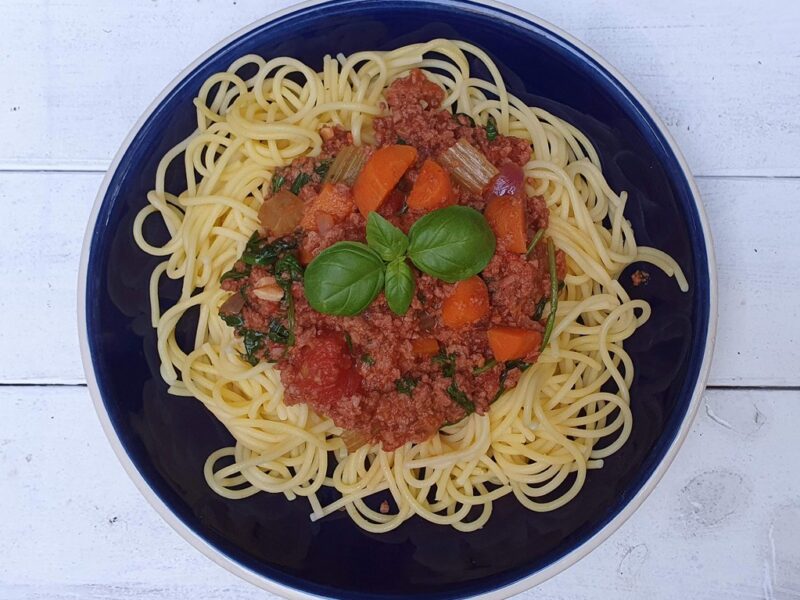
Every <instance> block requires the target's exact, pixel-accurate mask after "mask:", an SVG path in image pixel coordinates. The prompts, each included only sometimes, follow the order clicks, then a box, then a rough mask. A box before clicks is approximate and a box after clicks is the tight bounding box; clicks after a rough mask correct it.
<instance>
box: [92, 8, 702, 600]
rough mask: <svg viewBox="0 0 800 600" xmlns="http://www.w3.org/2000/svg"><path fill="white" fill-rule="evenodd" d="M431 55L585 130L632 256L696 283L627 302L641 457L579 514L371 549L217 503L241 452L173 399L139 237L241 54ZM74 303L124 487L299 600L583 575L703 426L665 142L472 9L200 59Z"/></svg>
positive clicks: (390, 18) (122, 189)
mask: <svg viewBox="0 0 800 600" xmlns="http://www.w3.org/2000/svg"><path fill="white" fill-rule="evenodd" d="M436 37H446V38H456V39H462V40H466V41H469V42H471V43H473V44H475V45H477V46H479V47H481V48H483V49H484V50H485V51H487V52H488V54H489V55H490V56H491V57H492V58H493V59H494V61H495V62H496V63H497V65H498V67H499V68H500V71H501V73H502V74H503V76H504V78H505V81H506V82H507V84H508V87H509V89H510V91H511V92H512V93H514V94H516V95H517V96H519V97H520V98H522V99H523V100H524V101H526V102H527V103H528V104H532V105H538V106H542V107H544V108H546V109H547V110H549V111H550V112H552V113H554V114H556V115H558V116H560V117H562V118H565V119H567V120H569V121H571V122H572V123H573V124H575V125H577V126H578V127H579V128H580V129H582V130H583V131H584V132H585V133H586V134H587V135H588V136H589V138H590V139H591V141H592V142H593V143H594V145H595V147H596V148H597V150H598V152H599V154H600V157H601V160H602V163H603V169H604V172H605V175H606V177H607V179H608V181H609V183H610V184H611V186H612V187H613V188H614V189H617V190H628V191H629V192H630V195H631V200H630V201H629V203H628V207H627V211H626V213H627V217H628V218H629V219H630V220H631V222H632V224H633V228H634V230H635V233H636V236H637V240H638V241H639V243H641V244H647V245H651V246H655V247H657V248H661V249H663V250H665V251H667V252H669V253H670V254H671V255H672V256H673V257H674V258H675V259H677V261H678V262H679V263H680V264H681V265H682V267H683V269H684V271H685V273H686V276H687V278H688V280H689V284H690V286H691V287H690V291H689V292H688V293H686V294H683V293H681V292H680V291H679V290H678V287H677V285H676V284H675V282H674V280H670V279H668V278H667V277H665V276H663V275H662V274H660V273H658V272H655V270H653V269H650V270H651V271H653V277H652V278H651V281H650V283H649V285H647V286H644V287H641V288H632V287H631V288H630V289H629V292H630V293H631V295H632V296H633V297H636V298H644V299H646V300H647V301H649V302H650V304H651V305H652V308H653V316H652V318H651V319H650V321H649V322H648V323H647V324H646V326H644V327H642V328H641V329H640V330H639V331H637V333H636V334H635V336H634V337H633V338H632V339H631V340H630V341H629V343H628V344H627V345H626V349H628V351H629V352H630V354H631V356H632V358H633V361H634V364H635V365H636V378H635V380H634V383H633V388H632V389H631V396H632V398H633V401H632V409H633V415H634V428H633V432H632V434H631V437H630V439H629V441H628V442H627V443H626V444H625V446H624V447H623V448H622V449H621V450H620V451H619V452H617V453H616V454H614V455H613V456H612V457H611V458H610V459H608V460H607V461H606V465H605V467H604V468H603V469H601V470H599V471H593V472H590V474H589V476H588V479H587V481H586V485H585V486H584V488H583V490H582V491H581V493H580V495H579V496H578V497H577V498H576V499H575V500H573V501H572V502H571V503H569V504H568V505H567V506H565V507H563V508H560V509H558V510H556V511H554V512H550V513H545V514H538V513H533V512H529V511H528V510H526V509H524V508H523V507H522V506H521V505H520V504H518V503H517V502H516V500H514V498H513V497H512V496H507V497H505V498H503V499H502V500H500V501H498V502H496V503H495V512H494V514H493V516H492V518H491V520H490V521H489V523H488V524H487V525H486V526H485V527H484V528H483V529H481V530H479V531H477V532H474V533H467V534H465V533H459V532H457V531H455V530H453V529H451V528H448V527H441V526H435V525H432V524H430V523H427V522H425V521H423V520H421V519H411V520H410V521H408V522H406V523H405V524H404V525H402V526H401V527H400V528H399V529H397V530H396V531H393V532H391V533H388V534H383V535H371V534H369V533H366V532H364V531H362V530H360V529H359V528H358V527H356V526H355V525H354V524H353V523H352V522H351V521H350V519H349V518H347V517H346V516H344V515H332V516H331V517H329V518H326V519H324V520H322V521H321V522H317V523H312V522H310V521H309V519H308V513H309V506H308V504H307V503H306V502H305V501H303V500H298V501H295V502H289V501H287V500H286V499H285V498H284V497H283V496H277V495H270V494H259V495H256V496H254V497H251V498H249V499H246V500H239V501H230V500H226V499H224V498H221V497H219V496H217V495H216V494H215V493H214V492H212V491H211V490H210V489H209V488H208V486H207V485H206V482H205V479H204V477H203V472H202V471H203V464H204V461H205V460H206V457H207V456H208V455H209V453H211V452H212V451H213V450H216V449H218V448H220V447H222V446H226V445H230V444H231V442H232V438H231V436H230V434H229V433H228V432H227V431H226V430H225V428H224V427H223V426H222V425H221V424H220V423H219V422H218V421H216V419H215V418H214V417H213V416H212V415H211V414H210V413H209V412H208V411H206V410H205V408H203V406H202V405H201V404H200V403H199V402H198V401H196V400H194V399H191V398H177V397H171V396H169V395H168V394H167V390H166V386H165V384H164V383H163V382H162V381H161V378H160V377H159V374H158V366H159V363H158V357H157V354H156V337H155V332H154V331H153V329H152V328H151V327H150V323H149V316H148V295H147V294H148V285H147V284H148V278H149V276H150V272H151V270H152V269H153V267H154V266H155V264H156V262H157V260H156V259H154V258H153V257H150V256H147V255H145V254H144V253H142V252H141V251H140V250H139V249H138V248H137V247H136V245H135V243H134V241H133V237H132V234H131V224H132V220H133V218H134V215H135V214H136V212H137V211H138V210H139V209H140V208H141V207H142V206H143V205H144V203H145V195H146V193H147V192H148V190H150V189H151V186H152V184H153V181H154V175H155V169H156V165H157V163H158V161H159V159H160V158H161V156H162V155H163V154H164V153H165V152H166V151H167V150H168V149H169V148H171V147H172V146H173V145H174V144H175V143H176V142H178V141H179V140H181V139H183V138H184V137H185V136H186V135H188V134H189V133H190V132H191V131H192V130H193V129H194V123H195V112H194V108H193V106H192V98H193V97H194V96H195V94H196V93H197V91H198V89H199V87H200V85H201V83H202V82H203V81H204V80H205V79H206V78H207V77H208V76H209V75H211V74H212V73H214V72H217V71H221V70H224V69H226V68H227V67H228V65H229V64H230V63H231V62H233V61H234V60H235V59H236V58H238V57H240V56H242V55H244V54H248V53H256V54H261V55H264V56H278V55H289V56H293V57H295V58H298V59H300V60H302V61H305V62H306V63H308V64H310V65H312V66H315V67H317V68H321V64H322V57H323V56H324V55H325V54H327V53H332V54H335V53H337V52H344V53H345V54H349V53H352V52H356V51H359V50H365V49H381V50H384V49H391V48H395V47H397V46H400V45H404V44H408V43H412V42H421V41H426V40H429V39H432V38H436ZM478 75H480V71H478ZM170 183H172V184H173V187H177V186H178V185H180V174H179V173H177V172H174V173H173V172H170V173H169V174H168V187H169V184H170ZM155 221H156V220H155V219H151V220H149V221H148V230H147V231H146V234H147V237H148V238H149V239H152V240H159V239H160V240H161V241H163V240H164V239H165V235H166V232H165V231H164V229H163V227H159V225H158V224H157V223H156V222H155ZM632 268H635V265H634V266H633V267H632ZM629 274H630V271H626V273H624V274H623V276H622V278H621V281H622V282H623V284H629V282H630V278H629V276H628V275H629ZM177 296H178V289H177V286H175V287H173V288H171V289H169V288H168V289H165V290H164V292H163V297H162V305H163V304H169V303H170V302H174V300H175V299H176V298H177ZM79 297H80V307H79V319H80V321H81V335H82V351H83V359H84V365H85V369H86V376H87V379H88V382H89V387H90V390H91V392H92V394H93V396H94V400H95V405H96V407H97V411H98V414H99V416H100V419H101V422H102V424H103V426H104V428H105V431H106V433H107V435H108V437H109V440H110V441H111V445H112V446H113V447H114V450H115V451H116V453H117V455H118V456H119V458H120V460H121V462H122V464H123V465H124V466H125V468H126V470H127V471H128V473H129V474H130V476H131V478H132V479H133V480H134V482H135V483H136V484H137V485H138V487H139V489H140V490H141V491H142V493H143V494H144V495H145V496H146V497H147V499H148V500H149V501H150V502H151V503H152V504H153V506H154V507H155V508H156V509H157V510H158V512H159V513H160V514H161V515H162V516H163V517H164V518H165V519H166V520H167V521H168V522H169V523H170V524H171V525H172V526H173V527H174V528H175V529H176V530H177V531H178V532H179V533H181V534H182V535H183V536H184V537H185V538H186V539H187V540H188V541H189V542H190V543H192V544H193V545H194V546H196V547H197V548H199V549H200V550H201V551H203V552H204V553H205V554H207V555H208V556H209V557H211V558H212V559H214V560H215V561H216V562H218V563H220V564H222V565H223V566H225V567H226V568H228V569H229V570H231V571H233V572H234V573H237V574H239V575H240V576H242V577H244V578H246V579H247V580H249V581H251V582H253V583H255V584H257V585H260V586H262V587H264V588H266V589H269V590H271V591H273V592H276V593H279V594H282V595H284V596H290V597H309V596H325V597H335V598H399V597H404V598H407V597H425V598H432V599H433V598H442V599H444V598H457V597H466V596H474V595H479V594H485V595H486V597H504V596H506V595H509V594H511V593H515V592H518V591H522V590H523V589H525V588H528V587H530V586H532V585H536V584H537V583H540V582H542V581H544V580H545V579H547V578H548V577H551V576H552V575H554V574H555V573H557V572H559V571H560V570H562V569H564V568H565V567H566V566H568V565H570V564H572V563H573V562H575V561H576V560H577V559H578V558H580V557H581V556H583V555H585V554H586V553H588V552H589V551H590V550H591V549H592V548H594V547H595V546H597V545H598V544H599V543H600V542H601V541H602V540H603V539H605V538H606V537H607V536H608V535H610V534H611V533H612V532H613V531H614V530H615V529H616V528H617V527H619V525H620V524H621V523H622V522H623V521H624V520H625V519H626V518H627V517H629V516H630V514H631V513H632V512H633V511H634V510H635V508H636V507H637V506H638V505H639V504H640V503H641V502H642V501H643V500H644V498H645V497H646V496H647V494H649V492H650V491H651V490H652V489H653V487H654V486H655V484H656V483H657V481H658V480H659V479H660V477H661V476H662V475H663V473H664V471H665V470H666V468H667V466H668V465H669V463H670V462H671V461H672V459H673V457H674V455H675V453H676V452H677V449H678V447H679V445H680V444H681V442H682V440H683V438H684V437H685V436H686V434H687V432H688V429H689V427H690V425H691V421H692V417H693V416H694V414H695V412H696V409H697V405H698V402H699V397H700V393H701V391H702V388H703V385H704V382H705V378H706V375H707V372H708V367H709V362H710V356H711V348H712V345H713V339H714V325H715V321H716V291H715V279H714V268H713V256H712V247H711V240H710V236H709V233H708V226H707V224H706V221H705V218H704V216H703V210H702V207H701V205H700V201H699V197H698V194H697V190H696V188H695V186H694V183H693V181H692V178H691V175H690V173H689V170H688V168H687V166H686V164H685V163H684V161H683V159H682V158H681V155H680V153H679V151H678V150H677V148H676V146H675V144H674V142H673V141H672V139H671V138H670V136H669V134H668V133H667V131H666V128H665V127H664V125H663V124H662V123H661V122H660V121H659V119H658V118H657V117H656V116H655V115H654V113H653V112H652V110H651V109H650V108H649V107H648V106H647V105H646V103H645V102H644V101H643V100H642V99H641V97H640V96H639V95H638V94H637V93H636V91H635V90H633V89H632V87H631V86H630V85H629V84H628V83H626V82H625V81H624V79H622V77H620V76H619V74H617V73H616V72H615V71H614V70H613V69H612V68H611V67H610V66H608V65H607V64H606V63H605V62H604V61H603V60H602V59H601V58H600V57H598V56H597V55H595V54H594V53H593V52H591V51H590V50H589V49H587V48H586V47H585V46H583V45H582V44H580V43H579V42H577V41H576V40H574V39H572V38H570V37H569V36H568V35H566V34H564V33H562V32H560V31H558V30H556V29H555V28H554V27H552V26H551V25H549V24H547V23H544V22H542V21H540V20H538V19H536V18H534V17H532V16H530V15H524V14H522V11H520V10H517V9H511V8H510V7H506V6H503V5H497V4H491V5H485V4H478V3H475V2H471V1H469V0H454V1H446V2H429V1H420V0H412V1H406V2H383V1H378V0H342V1H336V2H328V3H324V4H304V5H300V6H298V7H295V8H293V9H291V10H289V11H284V12H282V13H278V14H276V15H273V16H271V17H268V18H267V19H265V20H263V21H261V22H258V23H256V24H254V25H252V26H250V27H248V28H246V29H245V30H244V31H242V32H240V33H238V34H236V35H235V36H234V37H232V38H230V39H228V40H226V41H225V42H223V43H222V44H220V45H218V46H216V47H215V48H214V49H212V50H211V51H210V52H208V53H207V54H206V55H205V56H203V57H201V58H200V59H199V60H198V61H196V62H195V63H194V64H193V65H192V66H190V67H189V68H188V69H187V70H186V71H184V72H183V73H182V74H181V75H180V76H179V77H178V79H177V80H176V81H175V82H174V83H173V84H171V85H170V86H169V87H168V88H167V90H165V91H164V93H163V94H162V95H161V96H160V97H159V98H158V99H157V100H156V102H155V103H154V104H153V105H152V106H151V107H150V108H149V109H148V110H147V112H146V113H145V114H144V116H143V117H142V119H141V120H140V122H139V123H138V124H137V125H136V126H135V128H134V130H133V132H132V133H131V134H130V136H129V137H128V140H127V141H126V142H125V144H124V145H123V147H122V149H121V150H120V151H119V153H118V155H117V157H116V159H115V160H114V163H113V165H112V167H111V168H110V170H109V172H108V175H107V176H106V179H105V181H104V182H103V185H102V187H101V190H100V193H99V195H98V199H97V202H96V204H95V207H94V211H93V213H92V216H91V219H90V223H89V226H88V230H87V234H86V241H85V246H84V253H83V260H82V264H81V280H80V291H79ZM179 334H180V332H179ZM153 560H160V559H159V558H158V557H153Z"/></svg>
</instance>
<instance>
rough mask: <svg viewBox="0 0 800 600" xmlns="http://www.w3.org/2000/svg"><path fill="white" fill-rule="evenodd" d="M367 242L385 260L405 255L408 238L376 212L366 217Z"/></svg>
mask: <svg viewBox="0 0 800 600" xmlns="http://www.w3.org/2000/svg"><path fill="white" fill-rule="evenodd" d="M367 244H369V247H370V248H372V249H373V250H374V251H375V252H377V254H378V256H380V257H381V258H382V259H383V260H385V261H386V262H391V261H393V260H396V259H398V258H401V257H403V256H405V254H406V250H407V249H408V238H407V237H406V234H405V233H403V232H402V231H401V230H400V228H399V227H395V226H394V225H392V224H391V223H389V221H387V220H386V219H384V218H383V217H382V216H380V215H379V214H378V213H376V212H371V213H369V217H367Z"/></svg>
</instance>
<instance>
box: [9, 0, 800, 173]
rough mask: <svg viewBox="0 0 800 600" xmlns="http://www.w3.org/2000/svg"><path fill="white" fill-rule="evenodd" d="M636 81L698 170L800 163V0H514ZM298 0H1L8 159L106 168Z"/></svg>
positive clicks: (13, 164) (773, 168)
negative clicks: (205, 65) (197, 70)
mask: <svg viewBox="0 0 800 600" xmlns="http://www.w3.org/2000/svg"><path fill="white" fill-rule="evenodd" d="M509 2H510V3H511V4H514V5H517V6H519V7H522V8H525V9H526V10H528V11H530V12H532V13H534V14H537V15H539V16H541V17H543V18H545V19H547V20H550V21H552V22H553V23H555V24H556V25H558V26H560V27H562V28H563V29H565V30H567V31H569V32H571V33H573V34H574V35H576V36H577V37H579V38H581V39H583V40H584V41H586V42H587V43H588V44H589V45H591V46H592V47H593V48H594V49H596V50H597V51H598V52H599V53H600V54H601V55H603V56H605V57H606V58H608V60H609V61H610V62H611V63H612V64H614V65H616V66H617V67H618V68H619V69H620V70H621V72H622V73H623V74H624V75H625V76H627V77H628V78H629V79H631V80H632V81H633V83H634V84H635V85H636V86H637V87H638V88H639V89H640V90H641V92H642V93H643V94H644V96H645V97H646V98H648V99H649V100H650V101H651V102H652V103H653V104H654V105H655V107H656V109H657V110H658V112H659V113H660V114H661V115H662V116H663V118H664V119H665V120H666V122H667V124H668V125H669V126H670V128H671V130H672V131H673V133H674V134H675V135H676V137H677V138H678V141H679V143H680V145H681V146H682V147H683V149H684V151H685V152H686V154H687V156H688V159H689V163H690V165H691V166H692V168H693V170H694V172H695V173H698V174H702V175H721V174H740V175H800V163H799V162H798V160H797V156H798V154H799V153H800V108H798V107H800V78H798V73H800V44H798V41H797V36H796V31H797V29H798V27H800V3H797V2H789V1H787V0H762V1H761V2H758V3H753V2H751V1H750V0H736V1H734V2H718V1H716V0H675V1H673V2H670V3H659V2H654V1H649V2H638V3H624V4H614V3H609V2H604V1H602V0H580V1H575V2H546V1H544V0H509ZM289 4H291V0H266V1H265V0H228V1H225V2H211V1H207V0H206V1H202V2H201V1H200V0H173V1H171V2H164V1H158V0H153V1H149V2H148V1H144V0H142V1H140V2H106V1H103V0H61V1H59V2H55V1H49V0H4V2H3V3H2V7H0V57H2V60H0V77H1V78H2V79H3V81H6V82H8V83H9V85H5V86H3V87H2V89H0V130H2V131H14V132H24V135H19V136H16V137H15V138H14V143H10V144H4V145H3V146H2V148H0V167H5V168H30V167H35V168H73V169H103V168H105V166H106V165H107V164H108V161H109V159H110V158H111V156H113V154H114V152H115V151H116V148H117V147H118V145H119V143H120V142H121V141H122V139H123V138H124V137H125V135H126V133H127V131H128V130H129V128H130V127H131V126H132V124H133V123H134V122H135V120H136V119H137V117H138V116H139V114H140V113H141V112H142V111H143V110H144V109H145V108H146V107H147V105H148V104H149V103H150V102H151V101H152V99H153V98H154V97H155V96H156V95H157V94H158V93H159V91H160V90H161V89H162V88H163V87H164V86H165V85H166V84H167V83H168V82H169V81H170V80H171V79H172V78H173V77H174V76H175V75H176V74H177V73H178V72H179V71H180V70H181V69H182V68H184V67H185V66H186V65H188V64H189V63H190V62H191V61H192V60H194V59H195V57H197V56H198V55H199V54H201V53H202V52H204V51H205V50H206V49H207V48H208V47H210V46H211V45H213V44H214V43H216V42H217V41H219V40H220V39H222V38H224V37H225V36H227V35H228V34H230V33H232V32H234V31H236V30H237V29H239V28H240V27H242V26H244V25H247V24H248V23H250V22H252V21H254V20H256V19H258V18H260V17H262V16H264V15H266V14H269V13H270V12H272V11H274V10H276V9H279V8H283V7H285V6H288V5H289Z"/></svg>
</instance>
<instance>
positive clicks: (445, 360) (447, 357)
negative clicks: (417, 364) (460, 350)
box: [431, 348, 456, 377]
mask: <svg viewBox="0 0 800 600" xmlns="http://www.w3.org/2000/svg"><path fill="white" fill-rule="evenodd" d="M431 360H432V361H433V362H435V363H439V364H440V365H442V375H444V376H445V377H453V376H454V375H455V374H456V355H455V353H452V354H447V352H445V350H444V348H441V349H440V350H439V354H437V355H436V356H434V357H433V358H431Z"/></svg>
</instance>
